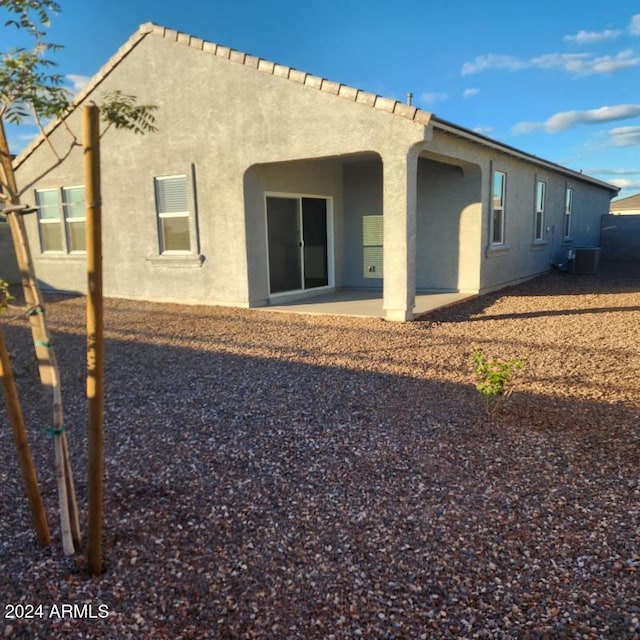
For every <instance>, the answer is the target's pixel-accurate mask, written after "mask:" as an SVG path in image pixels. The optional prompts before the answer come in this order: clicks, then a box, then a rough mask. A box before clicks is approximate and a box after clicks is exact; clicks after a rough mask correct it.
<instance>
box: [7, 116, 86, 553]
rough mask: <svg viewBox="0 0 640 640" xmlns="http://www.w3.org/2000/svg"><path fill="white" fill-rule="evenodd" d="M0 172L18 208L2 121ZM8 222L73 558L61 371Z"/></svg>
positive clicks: (22, 234) (17, 220) (73, 508)
mask: <svg viewBox="0 0 640 640" xmlns="http://www.w3.org/2000/svg"><path fill="white" fill-rule="evenodd" d="M0 168H1V169H2V174H3V176H4V183H5V185H6V186H7V188H8V190H9V196H10V204H12V205H19V204H20V198H19V196H18V188H17V185H16V179H15V174H14V172H13V165H12V164H11V156H10V154H9V146H8V143H7V138H6V134H5V130H4V125H3V123H2V119H0ZM8 219H9V228H10V229H11V236H12V239H13V246H14V249H15V252H16V259H17V262H18V267H19V269H20V274H21V278H22V288H23V291H24V299H25V302H26V304H27V307H28V308H29V309H30V312H29V314H28V315H29V324H30V327H31V335H32V338H33V345H34V349H35V352H36V358H37V361H38V371H39V373H40V380H41V382H42V384H43V385H44V386H46V387H49V388H50V390H51V394H52V411H53V421H52V432H53V434H54V442H55V445H54V447H55V461H56V480H57V484H58V503H59V506H60V529H61V533H62V547H63V549H64V553H65V554H66V555H72V554H73V553H75V551H76V548H75V544H74V540H77V541H79V540H80V526H79V518H78V507H77V503H76V501H75V490H74V488H73V474H72V471H71V465H70V464H69V455H68V451H67V438H66V434H65V432H64V429H65V428H64V419H63V413H62V393H61V388H60V371H59V369H58V365H57V361H56V357H55V352H54V349H53V345H52V344H51V338H50V335H49V329H48V327H47V322H46V317H45V314H44V302H43V299H42V294H41V293H40V288H39V287H38V282H37V280H36V276H35V270H34V267H33V260H32V257H31V251H30V249H29V243H28V240H27V232H26V228H25V224H24V220H23V218H22V215H21V214H20V213H18V212H17V211H15V210H14V211H13V212H9V213H8Z"/></svg>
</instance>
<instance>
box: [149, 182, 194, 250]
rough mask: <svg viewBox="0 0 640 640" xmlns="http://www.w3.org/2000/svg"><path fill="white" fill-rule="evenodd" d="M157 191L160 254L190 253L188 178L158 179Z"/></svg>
mask: <svg viewBox="0 0 640 640" xmlns="http://www.w3.org/2000/svg"><path fill="white" fill-rule="evenodd" d="M155 190H156V209H157V212H158V235H159V238H160V253H189V252H190V251H191V233H190V229H189V228H190V224H189V204H188V197H187V176H186V175H179V176H163V177H159V178H156V179H155Z"/></svg>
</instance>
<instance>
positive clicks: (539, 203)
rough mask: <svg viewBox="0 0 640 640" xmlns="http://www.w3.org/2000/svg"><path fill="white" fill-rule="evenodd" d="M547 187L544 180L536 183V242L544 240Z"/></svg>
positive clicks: (534, 237)
mask: <svg viewBox="0 0 640 640" xmlns="http://www.w3.org/2000/svg"><path fill="white" fill-rule="evenodd" d="M546 190H547V185H546V183H545V182H543V181H542V180H538V181H537V182H536V215H535V220H534V236H533V239H534V240H535V241H536V242H541V241H542V240H544V198H545V192H546Z"/></svg>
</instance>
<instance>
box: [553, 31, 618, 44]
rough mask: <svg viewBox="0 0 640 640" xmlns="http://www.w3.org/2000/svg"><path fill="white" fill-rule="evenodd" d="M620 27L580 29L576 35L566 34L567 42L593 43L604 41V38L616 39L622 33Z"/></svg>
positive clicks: (565, 39)
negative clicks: (595, 29) (600, 29)
mask: <svg viewBox="0 0 640 640" xmlns="http://www.w3.org/2000/svg"><path fill="white" fill-rule="evenodd" d="M622 33H623V32H622V31H621V30H620V29H604V30H603V31H578V33H576V34H575V35H572V36H564V37H563V38H562V39H563V40H564V41H565V42H572V43H574V44H592V43H594V42H602V41H603V40H615V39H616V38H618V37H619V36H621V35H622Z"/></svg>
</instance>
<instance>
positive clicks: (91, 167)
mask: <svg viewBox="0 0 640 640" xmlns="http://www.w3.org/2000/svg"><path fill="white" fill-rule="evenodd" d="M99 115H100V112H99V109H98V107H97V106H95V105H91V106H86V107H84V110H83V113H82V141H83V145H84V180H85V194H86V202H87V205H86V207H87V208H86V240H87V242H86V244H87V277H88V296H87V399H88V406H89V424H88V448H89V452H88V464H89V478H88V491H89V522H88V544H87V561H88V565H89V572H90V573H92V574H93V575H98V574H100V573H101V572H102V496H103V482H102V479H103V439H104V434H103V412H104V376H103V371H104V338H103V334H104V322H103V301H102V224H101V213H102V205H101V202H100V198H101V195H100V128H99V127H100V118H99Z"/></svg>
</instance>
